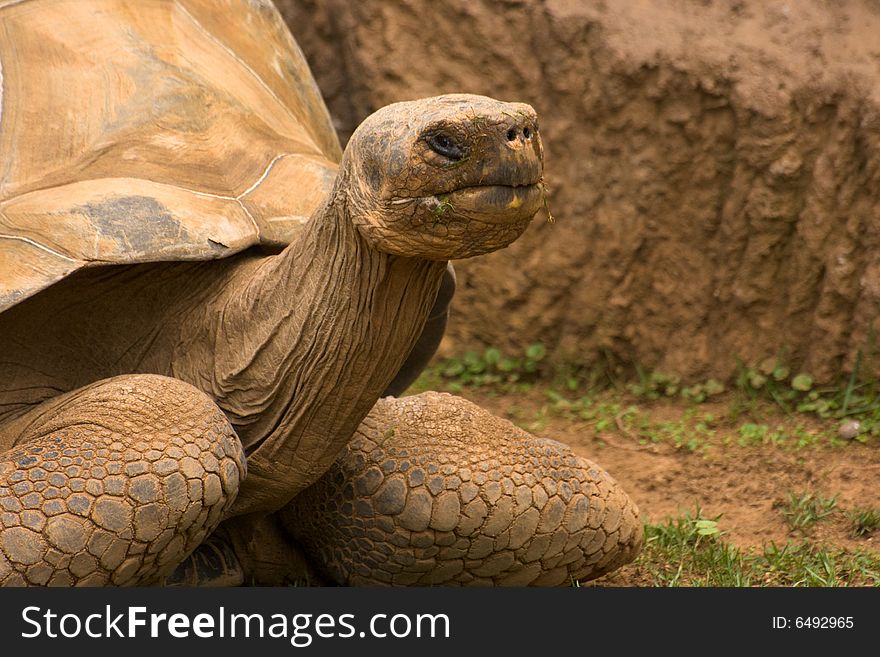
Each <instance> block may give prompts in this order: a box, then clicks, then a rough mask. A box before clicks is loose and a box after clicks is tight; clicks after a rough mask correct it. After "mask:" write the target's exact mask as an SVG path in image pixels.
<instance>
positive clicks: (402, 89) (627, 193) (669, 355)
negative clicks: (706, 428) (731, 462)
mask: <svg viewBox="0 0 880 657" xmlns="http://www.w3.org/2000/svg"><path fill="white" fill-rule="evenodd" d="M277 4H278V5H279V7H280V8H281V9H282V11H283V13H284V14H285V17H286V19H287V21H288V24H289V25H290V27H291V28H292V30H293V32H294V34H295V36H296V37H297V39H298V40H299V42H300V44H301V46H302V47H303V49H304V51H305V53H306V55H307V57H308V59H309V61H310V63H311V65H312V68H313V71H314V72H315V75H316V77H317V80H318V83H319V85H320V86H321V88H322V90H323V92H324V94H325V98H326V100H327V103H328V105H329V107H330V110H331V113H332V115H333V116H334V120H335V122H336V124H337V128H338V129H339V131H340V134H341V135H342V137H343V139H345V138H346V137H347V136H348V135H349V134H350V133H351V131H352V130H353V128H354V127H355V126H356V125H357V123H358V122H359V121H360V120H361V119H362V118H363V117H364V116H366V115H367V114H369V113H370V112H371V111H373V110H374V109H376V108H378V107H380V106H382V105H384V104H386V103H389V102H393V101H397V100H404V99H410V98H416V97H420V96H426V95H432V94H437V93H444V92H453V91H467V92H473V93H482V94H488V95H493V96H496V97H499V98H501V99H505V100H523V101H526V102H529V103H531V104H532V105H534V107H535V108H536V109H537V110H538V113H539V115H540V117H541V131H542V133H543V136H544V139H545V146H546V155H547V157H546V178H547V181H548V183H549V185H550V188H551V197H550V206H551V209H552V212H553V215H554V217H555V219H556V221H555V222H554V223H549V222H547V221H546V217H544V216H541V215H539V216H538V217H537V218H536V219H535V221H534V223H533V225H532V227H531V228H530V229H529V231H528V232H527V233H526V235H525V236H524V237H523V238H522V239H520V240H519V241H518V242H517V243H515V244H514V245H512V246H511V247H509V248H508V249H506V250H504V251H502V252H499V253H496V254H492V255H490V256H487V257H482V258H478V259H475V260H473V261H467V262H461V263H457V268H458V271H459V274H460V288H459V293H458V295H457V298H456V300H455V302H454V308H455V316H454V319H453V321H452V323H451V325H450V329H449V340H448V342H447V344H446V349H448V350H450V351H460V350H462V349H465V348H469V347H474V346H480V345H494V346H498V347H500V348H502V349H503V350H507V351H518V350H521V349H522V347H523V346H524V345H527V344H529V343H531V342H538V341H540V342H543V343H544V344H545V345H546V346H547V347H548V349H549V352H550V354H551V355H552V356H553V357H554V358H556V359H559V360H565V361H569V362H574V363H579V364H583V365H591V364H594V363H596V362H599V361H611V362H615V363H633V362H638V363H640V364H641V365H642V366H645V367H648V368H654V369H657V370H661V371H664V372H675V373H678V374H681V375H684V376H685V377H688V378H691V379H705V378H707V377H709V376H715V377H728V376H730V375H731V374H732V373H733V372H734V371H735V367H736V358H737V357H738V358H741V359H742V360H743V361H745V362H746V363H757V362H759V361H761V360H763V359H764V358H765V357H768V356H774V355H777V354H780V353H783V354H784V355H785V359H786V360H787V361H789V363H790V364H791V365H792V366H793V367H795V368H797V369H802V370H805V371H809V372H811V373H812V374H813V375H814V376H815V377H817V378H819V379H829V378H833V377H834V376H835V375H837V373H839V372H840V371H841V370H842V369H846V368H847V367H849V366H852V363H853V362H854V359H855V357H856V354H857V353H858V352H859V350H862V351H863V352H867V351H869V350H870V349H871V343H872V335H873V328H872V327H874V326H875V325H876V320H877V315H878V309H880V248H878V247H880V111H878V109H880V84H878V83H880V38H878V37H877V35H878V34H880V2H877V1H876V0H859V1H856V0H853V1H851V2H845V1H844V2H839V3H827V2H821V1H820V0H798V1H797V2H795V1H794V0H791V1H790V2H777V1H773V2H765V1H763V0H749V1H746V0H743V1H739V2H730V1H726V0H725V1H720V0H718V1H715V2H712V1H711V0H704V1H702V2H699V1H696V0H694V1H687V0H673V1H670V2H663V3H659V2H647V1H637V0H614V2H610V1H608V2H600V1H594V2H588V1H580V0H533V1H526V0H522V1H518V0H448V1H444V2H438V1H437V0H363V1H361V2H348V1H347V0H277Z"/></svg>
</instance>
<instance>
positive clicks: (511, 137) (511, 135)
mask: <svg viewBox="0 0 880 657" xmlns="http://www.w3.org/2000/svg"><path fill="white" fill-rule="evenodd" d="M514 139H516V128H511V129H510V130H508V131H507V141H513V140H514Z"/></svg>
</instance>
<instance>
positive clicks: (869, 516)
mask: <svg viewBox="0 0 880 657" xmlns="http://www.w3.org/2000/svg"><path fill="white" fill-rule="evenodd" d="M847 515H848V516H849V519H850V522H851V523H852V533H853V536H855V537H856V538H861V537H864V536H870V535H871V534H873V533H874V532H875V531H877V530H878V529H880V509H876V508H869V509H854V510H853V511H850V512H849V513H848V514H847Z"/></svg>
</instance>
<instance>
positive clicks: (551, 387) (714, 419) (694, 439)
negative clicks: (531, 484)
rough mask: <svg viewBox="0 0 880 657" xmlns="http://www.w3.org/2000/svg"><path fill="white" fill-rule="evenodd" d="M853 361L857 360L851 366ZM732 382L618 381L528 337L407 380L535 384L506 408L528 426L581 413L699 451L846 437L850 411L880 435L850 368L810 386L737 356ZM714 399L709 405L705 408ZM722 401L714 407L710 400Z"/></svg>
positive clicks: (873, 393) (799, 376) (877, 398)
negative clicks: (839, 378)
mask: <svg viewBox="0 0 880 657" xmlns="http://www.w3.org/2000/svg"><path fill="white" fill-rule="evenodd" d="M857 369H858V368H857ZM739 370H740V373H739V376H738V378H737V381H736V383H735V385H733V386H732V387H727V386H725V384H723V383H721V382H719V381H716V380H714V379H709V380H708V381H705V382H703V383H696V384H690V385H684V384H682V382H681V381H680V380H679V379H678V378H677V377H675V376H672V375H665V374H661V373H657V372H645V371H642V370H640V369H638V368H637V370H636V371H637V374H638V381H637V382H633V383H629V384H622V383H621V382H619V381H613V380H611V379H608V378H604V379H603V378H602V376H600V375H598V374H596V371H591V372H586V373H585V372H584V371H583V370H580V369H578V368H577V367H575V366H572V365H565V364H559V363H554V364H552V365H551V364H550V363H548V362H547V350H546V348H545V347H544V346H543V345H542V344H540V343H535V344H532V345H529V346H528V347H527V348H525V349H524V350H523V352H522V353H520V354H514V355H508V354H504V353H502V352H501V350H499V349H496V348H491V347H490V348H488V349H485V350H484V351H482V352H477V351H469V352H466V353H464V354H462V355H461V356H458V357H454V358H447V359H445V360H443V361H440V362H439V363H436V364H434V365H432V366H431V367H429V368H428V369H427V370H426V371H425V372H424V373H423V374H422V376H421V377H420V378H419V379H418V381H416V383H415V384H414V385H413V386H412V388H411V389H410V392H411V393H418V392H422V391H425V390H445V391H447V392H452V393H455V394H466V392H467V391H468V390H478V391H479V392H480V393H481V394H484V395H495V394H500V395H521V394H524V393H532V392H534V391H539V392H540V393H541V394H542V395H543V397H544V398H545V401H544V402H543V403H541V404H540V406H539V407H538V408H537V409H536V408H535V404H534V398H533V397H532V398H531V399H530V401H529V402H527V403H523V404H520V403H517V402H516V401H512V403H511V406H510V408H509V410H508V414H507V415H508V418H509V419H511V420H512V421H514V422H515V423H517V424H518V425H520V426H521V427H523V428H524V429H526V430H527V431H532V432H540V431H543V430H544V428H545V427H546V426H547V424H548V422H549V421H550V419H552V418H564V419H567V420H573V421H582V422H585V423H587V424H588V425H592V426H593V427H594V428H595V430H596V432H597V433H599V434H602V433H603V432H613V433H617V434H623V435H625V436H627V437H628V438H629V439H631V440H632V441H633V442H636V443H641V444H643V445H644V444H650V443H667V444H672V445H673V446H675V447H676V448H678V449H687V450H690V451H703V450H705V449H706V448H707V447H709V446H710V445H713V444H721V445H724V446H735V445H738V446H740V447H746V448H750V447H758V446H773V447H781V448H785V449H795V450H797V449H804V448H810V447H816V446H823V445H831V446H835V447H842V446H845V445H847V444H849V442H850V441H849V440H847V439H844V438H841V437H839V436H838V433H837V432H838V428H839V426H840V424H841V423H843V422H847V421H852V420H857V421H858V422H859V426H860V429H859V434H858V435H857V436H856V440H859V441H860V442H867V441H868V440H869V439H870V438H871V437H872V436H874V435H880V386H876V385H874V383H873V382H871V381H860V379H859V378H858V377H857V376H852V375H851V376H850V377H849V378H848V379H847V382H846V384H845V385H844V386H839V387H836V388H835V387H833V386H832V387H826V388H817V387H815V386H814V383H813V377H812V376H810V375H809V374H806V373H803V372H793V371H792V370H791V369H790V368H789V367H787V366H785V365H783V364H781V360H779V359H769V360H768V361H765V362H764V363H762V364H760V365H759V366H757V367H745V366H743V365H742V363H740V364H739ZM708 403H711V404H713V410H712V411H711V412H710V411H704V410H701V409H703V408H705V405H706V404H708ZM664 404H665V406H666V407H669V406H670V404H672V405H676V404H677V405H679V407H680V406H681V405H682V404H683V405H684V407H685V411H684V413H683V414H682V415H681V416H680V417H675V418H672V419H670V418H669V417H668V415H669V413H666V415H667V417H665V418H663V419H658V418H657V415H658V414H657V413H656V412H655V411H656V409H658V408H663V407H664ZM719 405H720V406H721V409H720V410H718V408H717V407H718V406H719Z"/></svg>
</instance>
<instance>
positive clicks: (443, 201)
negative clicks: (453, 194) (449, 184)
mask: <svg viewBox="0 0 880 657" xmlns="http://www.w3.org/2000/svg"><path fill="white" fill-rule="evenodd" d="M437 198H438V200H439V201H440V203H439V204H438V205H436V206H435V207H434V209H433V210H431V216H433V217H434V219H435V220H439V219H440V217H442V216H443V215H444V214H446V213H447V212H448V211H449V210H455V208H454V207H452V203H450V202H449V196H448V195H441V196H438V197H437Z"/></svg>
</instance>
